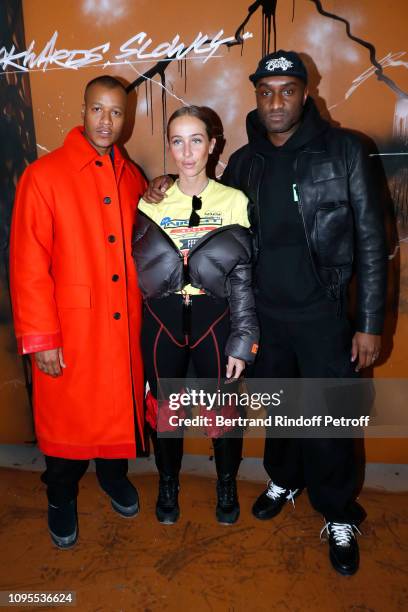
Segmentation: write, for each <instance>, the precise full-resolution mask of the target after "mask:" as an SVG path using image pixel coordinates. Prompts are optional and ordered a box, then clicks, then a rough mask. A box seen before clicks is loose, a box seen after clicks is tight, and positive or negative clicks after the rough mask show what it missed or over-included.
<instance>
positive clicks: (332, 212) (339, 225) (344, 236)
mask: <svg viewBox="0 0 408 612" xmlns="http://www.w3.org/2000/svg"><path fill="white" fill-rule="evenodd" d="M312 238H313V242H314V245H315V249H316V254H317V258H318V262H319V264H320V265H321V266H324V267H330V268H331V267H336V266H346V265H350V264H351V263H352V261H353V220H352V213H351V210H350V207H349V206H346V205H344V204H338V205H333V206H330V207H325V208H319V209H318V210H317V211H316V216H315V223H314V231H313V234H312Z"/></svg>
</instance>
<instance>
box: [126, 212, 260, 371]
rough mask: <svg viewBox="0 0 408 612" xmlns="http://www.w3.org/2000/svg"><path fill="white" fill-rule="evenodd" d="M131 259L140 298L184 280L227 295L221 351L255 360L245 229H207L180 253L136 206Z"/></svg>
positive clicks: (254, 324)
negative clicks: (226, 322) (225, 335)
mask: <svg viewBox="0 0 408 612" xmlns="http://www.w3.org/2000/svg"><path fill="white" fill-rule="evenodd" d="M133 258H134V260H135V263H136V268H137V273H138V280H139V287H140V289H141V291H142V294H143V297H144V298H161V297H165V296H167V295H170V294H171V293H175V292H176V291H181V290H182V289H183V287H184V286H185V285H186V284H189V283H191V285H193V287H197V288H198V289H203V290H204V291H205V292H206V293H207V294H208V295H211V296H213V297H214V298H227V299H228V302H229V307H230V322H231V331H230V336H229V338H228V341H227V344H226V349H225V353H226V355H230V356H231V357H236V358H238V359H243V360H244V361H246V362H247V363H251V362H252V361H254V359H255V356H256V350H257V346H258V341H259V329H258V322H257V319H256V314H255V303H254V297H253V294H252V262H251V259H252V245H251V236H250V232H249V230H247V229H246V228H244V227H242V226H240V225H226V226H224V227H220V228H218V229H216V230H213V231H211V232H208V233H207V234H205V236H203V237H202V238H200V239H199V240H198V241H197V242H196V243H195V245H194V246H193V247H192V248H191V249H190V251H189V254H188V257H187V258H186V260H184V258H183V255H182V254H181V253H180V251H179V249H178V248H177V247H176V245H175V244H174V242H173V241H172V240H171V238H169V236H168V235H167V234H166V232H164V231H163V230H162V229H161V228H160V227H159V226H158V225H157V224H156V223H155V222H154V221H152V220H151V219H150V218H149V217H148V216H147V215H145V214H144V213H142V212H141V211H138V213H137V215H136V222H135V230H134V235H133Z"/></svg>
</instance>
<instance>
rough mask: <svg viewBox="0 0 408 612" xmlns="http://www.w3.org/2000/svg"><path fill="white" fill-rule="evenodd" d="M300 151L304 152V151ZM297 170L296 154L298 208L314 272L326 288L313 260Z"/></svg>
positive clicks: (318, 280) (296, 159) (296, 160)
mask: <svg viewBox="0 0 408 612" xmlns="http://www.w3.org/2000/svg"><path fill="white" fill-rule="evenodd" d="M300 153H302V151H301V152H300ZM297 171H298V156H296V158H295V179H296V186H297V195H298V210H299V213H300V216H301V218H302V223H303V230H304V232H305V237H306V243H307V250H308V251H309V257H310V262H311V264H312V270H313V273H314V275H315V278H316V280H317V282H318V283H319V285H320V286H321V287H323V288H324V289H326V286H325V285H324V284H323V283H322V281H321V279H320V277H319V275H318V273H317V270H316V266H315V263H314V261H313V256H312V249H311V247H310V240H309V234H308V233H307V227H306V221H305V216H304V214H303V203H302V190H301V188H300V181H299V180H298V175H297Z"/></svg>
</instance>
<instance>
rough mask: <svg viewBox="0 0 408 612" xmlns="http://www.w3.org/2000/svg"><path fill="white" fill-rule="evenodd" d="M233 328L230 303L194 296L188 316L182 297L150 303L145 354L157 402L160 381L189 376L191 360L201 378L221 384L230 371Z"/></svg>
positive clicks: (146, 309) (145, 319)
mask: <svg viewBox="0 0 408 612" xmlns="http://www.w3.org/2000/svg"><path fill="white" fill-rule="evenodd" d="M186 315H187V316H186ZM187 319H189V320H187ZM229 327H230V325H229V308H228V302H227V300H215V299H214V298H212V297H210V296H208V295H196V296H195V295H193V296H191V306H190V309H189V313H186V312H185V310H184V308H183V296H182V295H179V294H173V295H169V296H168V297H165V298H161V299H152V300H148V301H146V302H145V306H144V317H143V328H142V352H143V362H144V368H145V376H146V379H147V380H148V382H149V386H150V390H151V393H152V394H153V396H154V397H155V398H157V380H158V378H184V376H186V374H187V370H188V364H189V360H190V358H191V360H192V363H193V366H194V369H195V372H196V374H197V376H198V377H199V378H214V379H218V380H219V381H220V382H221V381H222V380H223V379H224V377H225V371H226V362H227V358H226V356H225V344H226V341H227V338H228V334H229Z"/></svg>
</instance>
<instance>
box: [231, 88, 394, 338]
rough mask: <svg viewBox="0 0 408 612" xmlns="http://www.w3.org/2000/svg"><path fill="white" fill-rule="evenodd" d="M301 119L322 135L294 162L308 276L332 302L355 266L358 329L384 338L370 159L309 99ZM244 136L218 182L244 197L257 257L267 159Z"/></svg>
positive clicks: (383, 259)
mask: <svg viewBox="0 0 408 612" xmlns="http://www.w3.org/2000/svg"><path fill="white" fill-rule="evenodd" d="M254 113H255V114H256V111H252V113H250V114H249V115H248V119H247V127H248V126H249V127H250V126H251V124H252V125H253V124H254ZM305 113H309V116H310V114H312V120H313V121H314V122H315V123H316V125H317V126H318V127H319V129H317V130H316V133H317V135H316V136H315V138H313V139H312V140H310V142H307V143H305V144H304V145H303V146H302V147H300V148H299V150H298V151H297V154H296V162H295V173H296V183H297V188H298V198H299V211H300V213H301V215H302V220H303V225H304V230H305V235H306V239H307V243H308V247H309V254H310V257H311V261H312V266H313V269H314V271H315V274H316V277H317V279H318V281H319V283H320V284H321V285H323V286H324V287H325V289H326V291H327V293H328V295H329V297H330V298H332V299H336V300H340V298H341V295H342V292H343V291H344V290H345V288H346V286H347V284H348V282H349V280H350V278H351V276H352V272H353V268H354V266H355V270H356V274H357V293H358V295H357V313H356V329H357V331H361V332H366V333H373V334H381V332H382V329H383V321H384V311H385V290H386V272H387V251H386V243H385V230H384V221H383V215H382V213H381V210H380V206H379V203H378V200H377V197H376V193H374V189H373V181H372V179H371V177H370V172H369V168H368V158H367V155H366V154H365V152H364V150H363V147H362V144H361V141H360V139H359V138H358V137H357V136H356V135H355V134H353V133H351V132H349V131H347V130H344V129H340V128H333V127H331V126H330V125H329V123H327V122H325V121H324V120H323V119H322V118H321V117H320V115H319V114H318V111H317V109H316V107H315V105H314V102H313V100H312V99H311V98H309V99H308V101H307V103H306V106H305ZM258 122H259V120H258ZM319 122H320V124H319ZM255 124H256V117H255ZM248 135H249V138H250V143H249V144H248V145H245V146H244V147H242V148H241V149H239V150H238V151H236V152H235V153H234V154H233V155H232V156H231V158H230V160H229V162H228V166H227V168H226V170H225V172H224V175H223V177H222V182H223V183H224V184H225V185H230V186H232V187H235V188H237V189H241V190H242V191H243V192H244V193H245V194H246V195H247V196H248V198H249V199H250V211H249V215H250V220H251V227H252V229H253V231H254V232H255V234H256V236H257V245H256V249H261V248H262V227H261V225H260V222H259V220H260V213H259V201H260V197H259V196H260V190H261V189H262V179H263V173H264V167H265V159H264V156H263V155H262V153H260V152H259V150H256V149H255V148H254V147H253V146H251V132H250V130H249V131H248ZM270 200H271V201H273V193H271V194H270ZM271 265H273V262H271Z"/></svg>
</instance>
